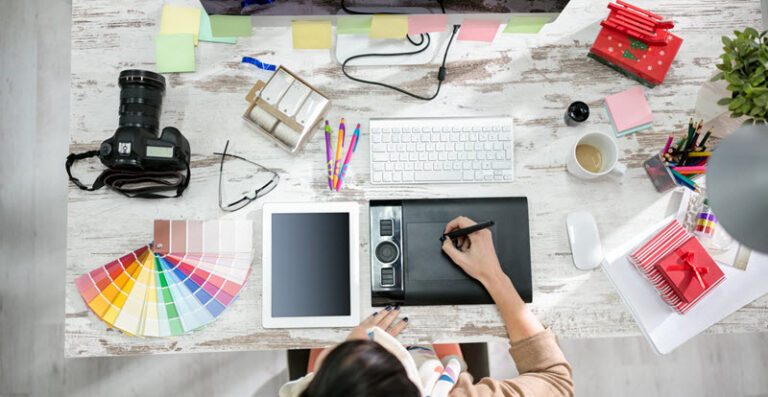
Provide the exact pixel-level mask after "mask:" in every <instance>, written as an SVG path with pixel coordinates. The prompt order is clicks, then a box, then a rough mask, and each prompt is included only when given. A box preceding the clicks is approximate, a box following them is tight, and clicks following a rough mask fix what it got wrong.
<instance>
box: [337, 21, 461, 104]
mask: <svg viewBox="0 0 768 397" xmlns="http://www.w3.org/2000/svg"><path fill="white" fill-rule="evenodd" d="M458 31H459V25H453V32H451V38H450V39H448V45H447V46H446V47H445V53H444V54H443V63H442V64H441V65H440V69H438V72H437V90H435V94H434V95H432V96H430V97H426V96H421V95H417V94H414V93H412V92H409V91H406V90H404V89H402V88H399V87H395V86H392V85H389V84H386V83H381V82H378V81H372V80H364V79H359V78H357V77H353V76H351V75H350V74H349V73H347V70H346V68H347V63H349V61H352V60H354V59H359V58H366V57H392V56H406V55H416V54H419V53H422V52H424V51H426V49H427V48H429V45H430V43H431V42H432V38H431V37H430V36H429V33H427V34H426V37H427V38H426V41H427V43H426V45H425V46H424V47H422V48H420V49H418V50H415V51H410V52H396V53H371V54H360V55H355V56H351V57H349V58H347V59H346V60H345V61H344V63H342V64H341V72H342V73H344V76H347V78H348V79H350V80H353V81H357V82H358V83H364V84H372V85H377V86H380V87H384V88H389V89H391V90H395V91H397V92H400V93H403V94H405V95H408V96H410V97H413V98H416V99H421V100H423V101H431V100H433V99H435V98H437V96H438V95H439V94H440V87H442V85H443V80H445V75H446V69H445V61H446V59H447V58H448V50H450V49H451V43H453V38H454V36H456V32H458ZM424 36H425V34H421V42H419V43H415V42H414V41H413V40H412V39H411V38H410V36H407V35H406V38H407V39H408V41H410V42H411V44H413V45H416V46H418V45H421V44H422V43H424Z"/></svg>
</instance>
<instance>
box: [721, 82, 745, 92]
mask: <svg viewBox="0 0 768 397" xmlns="http://www.w3.org/2000/svg"><path fill="white" fill-rule="evenodd" d="M725 89H726V90H728V91H730V92H739V91H741V87H739V86H736V85H733V84H728V87H725Z"/></svg>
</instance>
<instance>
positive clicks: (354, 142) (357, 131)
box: [336, 124, 360, 192]
mask: <svg viewBox="0 0 768 397" xmlns="http://www.w3.org/2000/svg"><path fill="white" fill-rule="evenodd" d="M358 139H360V124H358V125H357V127H355V132H354V133H353V134H352V139H351V140H350V141H349V149H347V158H346V159H345V160H344V165H342V166H341V171H339V181H338V182H337V183H336V191H337V192H338V191H339V189H341V183H342V182H344V177H345V176H346V175H347V169H348V168H349V161H350V160H352V153H354V152H355V150H356V149H357V141H358Z"/></svg>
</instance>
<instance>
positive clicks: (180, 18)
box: [160, 6, 200, 45]
mask: <svg viewBox="0 0 768 397" xmlns="http://www.w3.org/2000/svg"><path fill="white" fill-rule="evenodd" d="M172 33H192V35H193V36H194V44H195V45H197V36H198V34H199V33H200V9H199V8H184V7H172V6H163V15H162V17H160V34H172Z"/></svg>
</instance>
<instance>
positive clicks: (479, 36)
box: [456, 19, 501, 42]
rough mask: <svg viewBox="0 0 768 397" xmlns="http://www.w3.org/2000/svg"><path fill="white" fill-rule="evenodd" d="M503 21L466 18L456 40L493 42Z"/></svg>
mask: <svg viewBox="0 0 768 397" xmlns="http://www.w3.org/2000/svg"><path fill="white" fill-rule="evenodd" d="M499 25H501V21H494V20H490V19H465V20H464V21H463V22H462V23H461V30H459V36H458V37H456V40H459V41H486V42H491V41H493V39H494V38H495V37H496V32H498V30H499Z"/></svg>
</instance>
